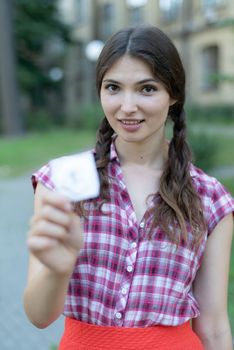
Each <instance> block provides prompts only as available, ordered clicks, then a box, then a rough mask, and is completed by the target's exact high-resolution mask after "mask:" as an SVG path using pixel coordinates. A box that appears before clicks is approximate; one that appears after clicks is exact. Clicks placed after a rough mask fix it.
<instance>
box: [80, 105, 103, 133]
mask: <svg viewBox="0 0 234 350" xmlns="http://www.w3.org/2000/svg"><path fill="white" fill-rule="evenodd" d="M79 114H80V117H79V120H78V121H77V125H75V126H77V127H79V128H82V129H86V130H94V131H97V129H98V128H99V125H100V122H101V120H102V118H103V116H104V113H103V110H102V107H101V105H100V104H98V103H94V104H90V105H86V106H83V107H81V109H80V110H79Z"/></svg>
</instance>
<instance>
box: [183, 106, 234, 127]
mask: <svg viewBox="0 0 234 350" xmlns="http://www.w3.org/2000/svg"><path fill="white" fill-rule="evenodd" d="M185 110H186V114H187V118H188V120H189V121H194V122H196V121H199V122H207V121H210V122H214V121H215V122H221V123H229V122H233V121H234V106H233V105H212V106H200V105H187V106H186V108H185Z"/></svg>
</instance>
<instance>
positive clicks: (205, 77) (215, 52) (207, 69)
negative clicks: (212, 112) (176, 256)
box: [201, 45, 219, 91]
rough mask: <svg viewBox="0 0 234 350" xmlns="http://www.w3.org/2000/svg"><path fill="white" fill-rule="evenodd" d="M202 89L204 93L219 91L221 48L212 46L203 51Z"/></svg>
mask: <svg viewBox="0 0 234 350" xmlns="http://www.w3.org/2000/svg"><path fill="white" fill-rule="evenodd" d="M201 58H202V62H201V63H202V65H201V67H202V72H201V73H202V89H203V90H204V91H208V90H217V89H218V74H219V48H218V46H217V45H212V46H208V47H206V48H204V49H203V50H202V56H201Z"/></svg>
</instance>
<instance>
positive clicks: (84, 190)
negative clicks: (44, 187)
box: [50, 151, 100, 202]
mask: <svg viewBox="0 0 234 350" xmlns="http://www.w3.org/2000/svg"><path fill="white" fill-rule="evenodd" d="M50 169H51V180H52V182H53V183H54V186H55V190H56V191H57V192H59V193H61V194H63V195H64V196H66V197H68V198H69V199H70V200H71V201H72V202H79V201H82V200H85V199H91V198H95V197H97V196H98V195H99V192H100V182H99V176H98V172H97V168H96V163H95V159H94V155H93V153H92V152H91V151H87V152H82V153H79V154H75V155H71V156H64V157H61V158H57V159H54V160H52V161H51V162H50Z"/></svg>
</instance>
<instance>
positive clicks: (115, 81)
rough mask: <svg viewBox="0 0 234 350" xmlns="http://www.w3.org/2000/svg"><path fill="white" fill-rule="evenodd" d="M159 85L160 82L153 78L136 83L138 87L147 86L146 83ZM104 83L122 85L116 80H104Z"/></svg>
mask: <svg viewBox="0 0 234 350" xmlns="http://www.w3.org/2000/svg"><path fill="white" fill-rule="evenodd" d="M150 82H151V83H152V82H153V83H158V80H156V79H152V78H148V79H143V80H140V81H138V82H137V83H136V85H141V84H145V83H150ZM103 83H112V84H121V83H120V82H119V81H117V80H114V79H104V80H103Z"/></svg>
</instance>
